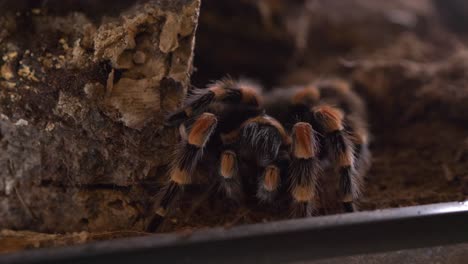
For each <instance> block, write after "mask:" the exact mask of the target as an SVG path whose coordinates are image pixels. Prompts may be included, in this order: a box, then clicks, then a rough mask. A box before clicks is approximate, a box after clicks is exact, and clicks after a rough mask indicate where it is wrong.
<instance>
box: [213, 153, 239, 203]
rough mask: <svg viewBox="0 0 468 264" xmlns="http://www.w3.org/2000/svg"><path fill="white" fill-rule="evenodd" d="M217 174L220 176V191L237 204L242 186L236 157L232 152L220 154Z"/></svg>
mask: <svg viewBox="0 0 468 264" xmlns="http://www.w3.org/2000/svg"><path fill="white" fill-rule="evenodd" d="M218 174H219V175H220V176H221V177H220V178H221V184H220V189H221V191H222V192H223V193H224V194H225V196H226V197H227V198H229V199H230V200H231V201H234V202H235V203H239V202H240V200H241V196H242V185H241V179H240V175H239V166H238V160H237V155H236V153H235V152H234V151H233V150H230V149H228V150H225V151H223V153H221V157H220V162H219V168H218Z"/></svg>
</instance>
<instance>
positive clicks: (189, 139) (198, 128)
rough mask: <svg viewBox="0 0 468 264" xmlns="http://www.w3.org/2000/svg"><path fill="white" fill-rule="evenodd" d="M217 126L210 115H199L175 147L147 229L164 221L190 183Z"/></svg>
mask: <svg viewBox="0 0 468 264" xmlns="http://www.w3.org/2000/svg"><path fill="white" fill-rule="evenodd" d="M216 125H217V119H216V117H215V116H214V115H213V114H211V113H203V114H201V115H200V116H199V117H198V118H197V119H196V120H195V122H194V123H193V125H192V126H191V127H190V129H189V132H188V134H187V136H186V139H183V140H182V142H181V143H180V145H179V146H178V147H177V149H176V152H175V155H174V159H173V161H172V163H171V168H170V170H169V177H170V179H169V182H168V183H167V185H166V186H165V187H164V188H163V191H162V199H161V201H160V203H159V205H158V207H157V209H156V212H155V216H154V217H153V219H152V221H151V223H150V225H149V226H148V229H149V230H150V231H154V230H156V229H157V228H158V226H159V225H160V224H161V223H162V222H163V221H164V218H165V216H166V215H167V213H168V211H169V210H170V209H171V208H172V207H173V206H174V203H175V202H176V201H177V200H178V198H179V197H180V195H181V194H182V193H183V191H184V187H185V186H186V185H189V184H190V183H191V181H192V174H193V173H194V171H195V168H196V166H197V164H198V162H199V161H200V159H201V157H202V154H203V148H204V147H205V146H206V144H207V142H208V140H209V138H210V136H211V134H212V133H213V131H214V129H215V127H216Z"/></svg>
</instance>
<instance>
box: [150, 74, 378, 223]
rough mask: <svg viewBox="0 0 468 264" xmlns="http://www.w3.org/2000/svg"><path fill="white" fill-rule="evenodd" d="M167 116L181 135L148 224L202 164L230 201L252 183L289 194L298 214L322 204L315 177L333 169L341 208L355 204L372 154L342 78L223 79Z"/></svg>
mask: <svg viewBox="0 0 468 264" xmlns="http://www.w3.org/2000/svg"><path fill="white" fill-rule="evenodd" d="M166 121H167V124H168V125H170V126H178V127H179V132H180V137H181V142H180V144H179V145H178V146H177V148H176V151H175V155H174V158H173V160H172V163H171V164H170V170H169V181H168V182H167V184H166V186H165V187H164V188H163V189H162V191H161V194H162V197H161V199H160V202H159V204H158V207H157V208H156V211H155V216H154V217H153V219H152V221H151V223H150V225H149V229H150V230H155V229H156V228H157V227H158V226H159V225H160V224H161V223H162V221H163V220H164V218H165V216H166V215H167V213H168V210H170V209H171V208H173V207H174V206H175V203H176V201H177V200H178V198H179V197H180V195H181V194H182V193H183V191H184V187H186V186H187V185H189V184H191V183H192V177H193V176H194V174H195V172H197V171H200V170H203V171H204V172H205V174H207V175H208V177H209V179H210V181H217V184H218V185H219V187H220V189H221V190H222V192H223V193H224V194H225V196H226V197H227V198H228V199H230V200H233V201H240V200H241V198H242V196H243V193H244V190H245V189H246V188H245V185H246V184H252V183H253V184H256V186H257V187H256V192H255V196H256V197H257V198H258V200H260V201H261V202H268V203H272V202H274V201H275V200H276V199H278V198H279V197H280V196H281V197H285V196H288V199H290V207H291V211H292V213H293V215H294V216H298V217H305V216H310V215H311V214H312V213H313V212H314V211H316V210H317V209H318V208H319V206H321V205H320V204H321V201H320V200H321V195H320V188H319V182H320V178H322V177H324V176H328V175H326V174H330V173H331V174H335V175H337V177H339V183H338V184H339V187H338V189H339V199H341V203H342V207H343V209H344V210H345V211H347V212H351V211H354V210H355V204H354V203H353V201H354V200H355V199H356V198H357V197H358V196H359V194H360V190H361V180H362V178H363V176H364V175H365V173H366V171H367V170H368V168H369V165H370V164H369V160H370V153H369V150H368V131H367V127H366V113H365V108H364V104H363V102H362V101H361V99H360V98H359V97H358V96H357V95H356V94H355V93H354V92H353V91H352V90H351V88H350V85H349V84H348V83H346V82H344V81H341V80H327V81H319V82H317V83H314V84H311V85H307V86H302V87H293V88H289V89H276V90H273V91H272V92H269V93H263V91H262V89H261V87H260V86H258V85H257V84H255V83H252V82H249V81H246V80H239V81H234V80H231V79H225V80H222V81H218V82H215V83H213V84H211V85H210V86H208V87H207V88H206V89H195V90H194V91H193V92H192V94H191V95H189V96H188V97H187V99H186V100H185V102H184V104H183V106H182V107H181V108H180V109H179V110H178V111H176V112H175V113H172V114H171V115H169V117H168V118H167V120H166ZM325 172H326V173H325ZM325 187H326V186H325ZM325 187H324V186H322V187H321V188H322V189H323V188H325Z"/></svg>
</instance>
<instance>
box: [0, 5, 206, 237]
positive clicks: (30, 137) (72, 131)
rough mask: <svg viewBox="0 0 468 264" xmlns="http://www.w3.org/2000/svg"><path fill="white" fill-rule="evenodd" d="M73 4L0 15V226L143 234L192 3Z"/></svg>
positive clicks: (183, 77)
mask: <svg viewBox="0 0 468 264" xmlns="http://www.w3.org/2000/svg"><path fill="white" fill-rule="evenodd" d="M9 2H11V1H9ZM20 2H21V1H20ZM75 2H76V1H66V2H63V5H62V4H61V5H59V6H60V7H61V8H63V10H59V9H56V8H55V7H54V6H53V4H50V5H49V6H48V5H47V4H43V5H40V4H38V7H37V8H34V7H32V6H30V5H23V6H22V5H19V6H13V7H11V6H10V7H5V9H6V10H7V11H6V12H5V13H4V14H2V15H1V16H0V53H1V55H2V56H1V57H3V61H1V62H0V67H1V68H0V69H1V71H0V102H1V103H0V227H1V228H13V229H29V230H38V231H46V232H68V231H76V230H88V231H98V230H100V231H102V230H116V229H135V230H140V229H143V228H144V224H145V223H144V222H145V218H144V217H143V215H144V214H145V209H146V207H147V204H148V203H149V200H150V198H151V194H150V192H149V191H148V188H146V187H145V185H151V183H152V181H154V179H155V177H154V176H155V175H156V174H161V173H157V172H158V171H159V172H160V171H161V169H162V168H164V164H166V163H167V161H168V156H169V155H168V153H169V151H170V149H171V145H173V144H174V142H175V140H176V137H175V135H176V133H175V131H174V129H167V128H164V126H163V117H164V114H165V113H167V112H169V111H172V110H174V109H175V107H177V105H178V104H179V103H180V101H181V99H182V98H183V96H184V94H185V92H186V89H187V86H188V85H189V77H190V75H191V72H192V58H193V48H194V36H195V30H196V27H197V21H198V13H199V5H200V1H199V0H176V1H169V0H167V1H149V2H148V1H147V2H146V3H138V4H134V5H133V6H131V5H130V4H124V5H121V6H118V7H116V6H112V3H109V1H103V2H101V1H99V2H95V1H80V2H81V5H77V6H76V5H74V4H76V3H75ZM127 2H128V1H127ZM44 3H46V1H44ZM35 4H37V3H35ZM104 4H108V5H109V6H108V9H105V8H103V6H104ZM66 5H68V6H66ZM93 5H94V6H93ZM64 6H66V7H64ZM94 7H96V8H94ZM73 8H77V9H73ZM78 8H79V9H78ZM116 8H117V9H118V10H119V12H120V14H112V13H110V11H109V10H115V9H116ZM119 8H120V9H119ZM75 10H81V11H83V10H84V12H72V11H75ZM96 10H97V11H96ZM87 11H88V13H87ZM91 11H92V12H91ZM96 12H102V13H96Z"/></svg>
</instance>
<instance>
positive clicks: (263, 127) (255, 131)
mask: <svg viewBox="0 0 468 264" xmlns="http://www.w3.org/2000/svg"><path fill="white" fill-rule="evenodd" d="M240 133H241V146H246V147H250V148H251V149H252V150H253V151H254V152H255V153H256V158H257V159H258V163H259V165H260V166H261V167H267V166H268V165H270V164H271V163H272V162H273V161H275V160H276V158H277V157H278V153H279V151H280V148H281V146H288V145H289V144H290V138H289V136H288V135H287V134H286V132H285V130H284V128H283V126H282V125H281V124H280V123H279V122H278V121H277V120H276V119H274V118H272V117H270V116H267V115H259V116H256V117H253V118H250V119H248V120H247V121H245V122H244V123H243V124H242V125H241V132H240Z"/></svg>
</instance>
